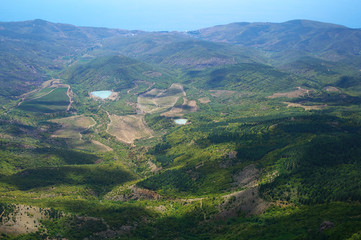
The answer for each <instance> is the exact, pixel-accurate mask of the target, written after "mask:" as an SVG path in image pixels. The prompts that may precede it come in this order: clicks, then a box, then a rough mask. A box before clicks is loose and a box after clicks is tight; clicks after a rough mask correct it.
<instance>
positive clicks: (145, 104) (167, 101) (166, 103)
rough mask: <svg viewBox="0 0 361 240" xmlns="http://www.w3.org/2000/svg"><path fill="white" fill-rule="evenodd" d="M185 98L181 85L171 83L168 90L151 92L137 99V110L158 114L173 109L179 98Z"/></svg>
mask: <svg viewBox="0 0 361 240" xmlns="http://www.w3.org/2000/svg"><path fill="white" fill-rule="evenodd" d="M183 96H186V93H185V92H184V89H183V86H182V85H181V84H177V83H173V84H172V85H171V86H170V87H169V88H168V89H165V90H161V89H156V88H153V89H152V90H150V91H148V92H146V93H144V94H141V95H140V96H139V97H138V108H139V109H140V110H141V111H142V112H144V113H158V112H163V111H166V110H167V109H169V108H171V107H173V106H174V105H175V104H176V102H177V101H178V99H179V98H180V97H183Z"/></svg>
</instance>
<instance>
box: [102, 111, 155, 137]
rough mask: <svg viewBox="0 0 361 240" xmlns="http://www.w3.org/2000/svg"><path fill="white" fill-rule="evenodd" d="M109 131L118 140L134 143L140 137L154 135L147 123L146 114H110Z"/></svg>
mask: <svg viewBox="0 0 361 240" xmlns="http://www.w3.org/2000/svg"><path fill="white" fill-rule="evenodd" d="M109 118H110V124H109V125H108V129H107V132H108V133H109V134H111V135H113V136H115V137H116V138H117V139H118V140H120V141H122V142H125V143H130V144H132V143H133V142H134V140H136V139H140V138H150V137H153V131H152V130H151V129H150V128H149V127H148V126H147V125H146V124H145V121H144V115H127V116H117V115H109Z"/></svg>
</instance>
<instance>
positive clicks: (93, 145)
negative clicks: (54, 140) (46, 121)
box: [50, 116, 111, 152]
mask: <svg viewBox="0 0 361 240" xmlns="http://www.w3.org/2000/svg"><path fill="white" fill-rule="evenodd" d="M50 121H51V122H54V123H58V124H61V129H59V130H57V131H56V132H55V133H54V134H53V135H52V137H58V138H64V139H66V140H67V143H68V145H69V146H70V147H72V148H74V149H80V150H89V151H102V152H105V151H109V150H111V148H109V147H107V146H105V145H104V144H102V143H100V142H98V141H94V140H84V139H83V136H82V134H81V133H82V132H83V131H85V130H87V129H89V128H90V127H92V126H94V125H95V124H96V122H95V121H94V119H93V118H91V117H85V116H72V117H67V118H61V119H54V120H50Z"/></svg>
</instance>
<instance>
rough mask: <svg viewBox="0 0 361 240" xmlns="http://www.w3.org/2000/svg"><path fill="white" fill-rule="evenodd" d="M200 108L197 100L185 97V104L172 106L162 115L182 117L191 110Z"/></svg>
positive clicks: (194, 110)
mask: <svg viewBox="0 0 361 240" xmlns="http://www.w3.org/2000/svg"><path fill="white" fill-rule="evenodd" d="M197 110H198V107H197V102H196V101H195V100H191V101H189V100H188V99H187V98H183V104H182V105H177V106H174V107H172V109H171V110H170V111H168V112H165V113H162V114H161V116H165V117H182V116H184V114H187V113H189V112H196V111H197Z"/></svg>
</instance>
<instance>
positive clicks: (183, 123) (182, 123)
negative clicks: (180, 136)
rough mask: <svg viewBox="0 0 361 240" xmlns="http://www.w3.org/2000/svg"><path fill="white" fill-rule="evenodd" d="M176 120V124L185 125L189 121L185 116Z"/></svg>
mask: <svg viewBox="0 0 361 240" xmlns="http://www.w3.org/2000/svg"><path fill="white" fill-rule="evenodd" d="M174 122H175V123H176V124H179V125H185V124H186V123H187V122H188V120H187V119H184V118H181V119H176V120H174Z"/></svg>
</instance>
